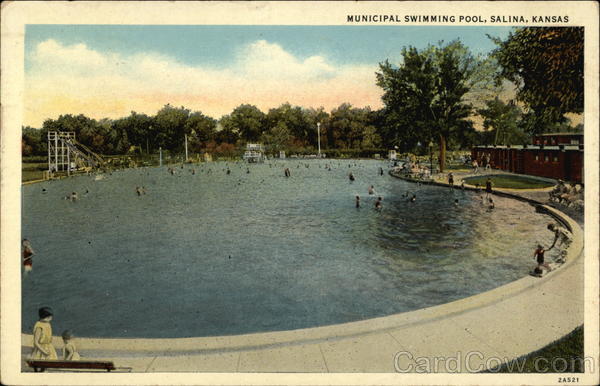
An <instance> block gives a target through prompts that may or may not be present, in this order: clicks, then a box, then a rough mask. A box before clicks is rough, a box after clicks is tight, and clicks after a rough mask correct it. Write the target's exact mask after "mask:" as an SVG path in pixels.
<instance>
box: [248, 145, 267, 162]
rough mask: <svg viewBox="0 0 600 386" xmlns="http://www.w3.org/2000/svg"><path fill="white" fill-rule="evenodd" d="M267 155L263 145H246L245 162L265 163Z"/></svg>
mask: <svg viewBox="0 0 600 386" xmlns="http://www.w3.org/2000/svg"><path fill="white" fill-rule="evenodd" d="M264 160H265V154H264V149H263V146H262V144H260V143H249V144H247V145H246V152H245V153H244V161H246V162H264Z"/></svg>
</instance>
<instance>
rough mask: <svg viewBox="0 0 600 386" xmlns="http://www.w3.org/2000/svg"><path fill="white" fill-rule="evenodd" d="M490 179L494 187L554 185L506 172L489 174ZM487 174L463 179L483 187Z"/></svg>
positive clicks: (527, 187)
mask: <svg viewBox="0 0 600 386" xmlns="http://www.w3.org/2000/svg"><path fill="white" fill-rule="evenodd" d="M489 177H491V179H492V184H493V185H492V186H493V187H494V188H508V189H541V188H549V187H551V186H554V184H553V183H551V182H545V181H541V180H537V179H533V178H528V177H524V176H513V175H508V174H499V175H495V176H489ZM487 178H488V176H485V175H484V176H481V177H468V178H465V179H464V181H465V183H467V184H470V185H476V184H479V185H481V187H485V182H486V181H487Z"/></svg>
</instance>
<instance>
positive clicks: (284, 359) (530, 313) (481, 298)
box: [22, 182, 584, 373]
mask: <svg viewBox="0 0 600 386" xmlns="http://www.w3.org/2000/svg"><path fill="white" fill-rule="evenodd" d="M459 183H460V182H459ZM545 211H547V212H548V213H549V214H550V215H551V216H553V217H555V218H557V219H559V220H560V221H561V222H563V223H564V224H565V225H567V226H568V227H569V228H571V230H572V231H573V242H572V244H571V246H570V248H569V250H568V256H567V263H565V264H564V265H562V266H561V267H560V268H558V269H556V270H554V271H553V272H551V273H549V274H547V275H545V276H544V277H543V278H535V277H531V276H526V277H524V278H522V279H519V280H517V281H514V282H512V283H509V284H506V285H504V286H501V287H498V288H496V289H493V290H491V291H487V292H484V293H481V294H478V295H475V296H471V297H468V298H464V299H461V300H457V301H454V302H450V303H446V304H442V305H439V306H434V307H430V308H425V309H420V310H416V311H411V312H405V313H400V314H396V315H391V316H386V317H381V318H374V319H368V320H364V321H359V322H353V323H346V324H338V325H331V326H324V327H316V328H309V329H302V330H293V331H280V332H270V333H256V334H247V335H237V336H220V337H205V338H182V339H90V338H80V339H77V342H76V343H77V345H78V348H79V350H80V352H81V354H82V356H83V357H85V359H98V360H101V359H104V360H111V361H113V362H114V363H115V365H117V366H123V367H131V368H132V371H133V372H329V373H342V372H347V373H354V372H371V373H373V372H377V373H390V372H396V371H404V370H406V371H408V372H418V371H423V370H430V371H435V370H436V369H434V368H429V369H427V368H423V367H417V366H416V365H417V362H418V364H421V365H422V364H424V363H429V364H431V366H433V358H440V357H444V358H458V360H454V359H452V362H451V363H450V362H448V365H449V368H445V367H444V365H443V363H444V361H441V363H442V366H441V367H439V368H438V369H437V371H438V372H449V371H456V372H473V371H481V370H484V369H487V368H490V367H495V366H497V365H498V364H499V363H500V362H505V361H508V360H511V359H514V358H517V357H520V356H522V355H525V354H528V353H530V352H532V351H535V350H536V349H539V348H541V347H543V346H545V345H546V344H548V343H551V342H552V341H554V340H556V339H558V338H560V337H562V336H564V335H566V334H568V333H569V332H571V331H572V330H573V329H574V328H576V327H577V326H580V325H581V324H583V317H584V299H583V295H584V294H583V258H582V255H583V254H582V251H583V232H582V230H581V227H580V226H579V225H578V224H577V223H576V222H575V221H574V220H572V219H571V218H569V217H567V216H566V215H564V214H563V213H561V212H559V211H557V210H555V209H553V208H549V207H545ZM523 261H524V265H525V266H531V267H533V265H534V263H533V261H532V260H530V257H529V256H524V258H523ZM31 342H32V337H31V335H28V334H23V335H22V347H23V365H22V369H23V371H28V369H27V366H26V365H24V359H25V358H26V356H27V355H28V354H29V352H30V351H31V345H32V344H31ZM60 342H61V340H60V338H59V337H55V338H54V344H55V346H56V347H57V348H59V347H60ZM420 358H421V359H420ZM422 358H429V361H424V359H422ZM438 363H440V361H439V360H438Z"/></svg>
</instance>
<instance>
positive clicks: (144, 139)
mask: <svg viewBox="0 0 600 386" xmlns="http://www.w3.org/2000/svg"><path fill="white" fill-rule="evenodd" d="M113 127H114V129H115V130H116V131H118V132H121V133H122V138H127V141H128V142H129V143H130V144H132V145H135V146H137V147H139V149H140V150H146V152H149V151H150V150H151V149H154V148H155V141H154V137H153V136H151V135H150V130H151V127H152V118H151V117H149V116H147V115H146V114H138V113H136V112H135V111H132V112H131V114H130V115H129V116H128V117H125V118H120V119H117V120H115V121H114V122H113ZM123 146H124V143H122V144H121V146H120V147H123Z"/></svg>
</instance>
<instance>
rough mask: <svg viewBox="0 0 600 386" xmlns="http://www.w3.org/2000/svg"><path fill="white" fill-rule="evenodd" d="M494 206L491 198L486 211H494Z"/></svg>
mask: <svg viewBox="0 0 600 386" xmlns="http://www.w3.org/2000/svg"><path fill="white" fill-rule="evenodd" d="M494 208H495V205H494V200H492V198H491V197H490V198H489V200H488V209H494Z"/></svg>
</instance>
